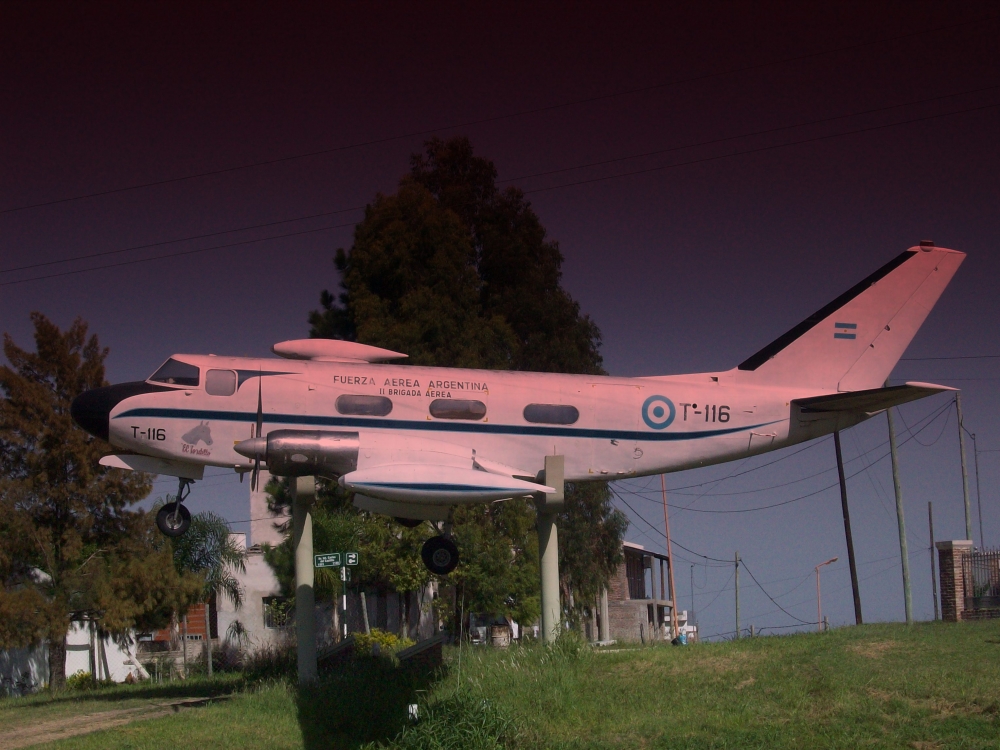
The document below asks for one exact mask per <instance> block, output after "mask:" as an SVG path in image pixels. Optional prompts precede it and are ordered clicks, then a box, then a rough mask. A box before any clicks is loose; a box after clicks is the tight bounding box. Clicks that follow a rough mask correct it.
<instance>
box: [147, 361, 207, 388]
mask: <svg viewBox="0 0 1000 750" xmlns="http://www.w3.org/2000/svg"><path fill="white" fill-rule="evenodd" d="M149 379H150V380H152V381H153V382H154V383H166V384H167V385H198V368H197V367H195V366H194V365H189V364H187V363H186V362H179V361H178V360H176V359H168V360H167V361H166V362H164V363H163V366H162V367H161V368H160V369H159V370H157V371H156V372H154V373H153V374H152V375H151V376H150V378H149Z"/></svg>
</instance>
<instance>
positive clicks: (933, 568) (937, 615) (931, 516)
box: [927, 500, 941, 620]
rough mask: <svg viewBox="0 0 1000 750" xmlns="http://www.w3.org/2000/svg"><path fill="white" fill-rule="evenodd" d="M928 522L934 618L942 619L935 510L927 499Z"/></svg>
mask: <svg viewBox="0 0 1000 750" xmlns="http://www.w3.org/2000/svg"><path fill="white" fill-rule="evenodd" d="M927 524H928V526H930V535H931V548H930V549H931V592H932V593H933V594H934V619H935V620H940V619H941V613H940V611H939V610H938V584H937V566H935V565H934V512H933V510H932V507H931V501H930V500H928V501H927Z"/></svg>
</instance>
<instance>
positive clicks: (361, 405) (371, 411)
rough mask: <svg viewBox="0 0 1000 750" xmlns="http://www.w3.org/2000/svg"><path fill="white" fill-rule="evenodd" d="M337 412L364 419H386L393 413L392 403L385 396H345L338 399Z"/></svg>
mask: <svg viewBox="0 0 1000 750" xmlns="http://www.w3.org/2000/svg"><path fill="white" fill-rule="evenodd" d="M337 411H338V412H340V413H341V414H353V415H358V416H363V417H384V416H385V415H386V414H388V413H389V412H391V411H392V401H390V400H389V399H387V398H386V397H385V396H352V395H347V394H345V395H343V396H340V397H339V398H338V399H337Z"/></svg>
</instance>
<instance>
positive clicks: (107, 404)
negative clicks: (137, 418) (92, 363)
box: [69, 381, 172, 441]
mask: <svg viewBox="0 0 1000 750" xmlns="http://www.w3.org/2000/svg"><path fill="white" fill-rule="evenodd" d="M169 390H172V389H171V388H164V387H163V386H157V385H150V384H149V383H145V382H142V381H139V382H135V383H118V384H117V385H106V386H104V387H103V388H94V389H93V390H91V391H84V392H83V393H81V394H80V395H79V396H77V397H76V398H74V399H73V403H72V404H71V405H70V408H69V413H70V416H71V417H73V421H74V422H76V423H77V424H78V425H80V427H82V428H83V429H85V430H86V431H87V432H89V433H90V434H91V435H93V436H94V437H99V438H100V439H101V440H105V441H106V440H108V438H109V432H110V427H109V416H110V414H111V410H112V409H114V408H115V407H116V406H117V405H118V404H119V403H121V402H122V401H124V400H125V399H127V398H131V397H132V396H138V395H139V394H141V393H153V392H155V391H169Z"/></svg>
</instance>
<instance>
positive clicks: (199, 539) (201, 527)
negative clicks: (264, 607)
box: [171, 511, 246, 609]
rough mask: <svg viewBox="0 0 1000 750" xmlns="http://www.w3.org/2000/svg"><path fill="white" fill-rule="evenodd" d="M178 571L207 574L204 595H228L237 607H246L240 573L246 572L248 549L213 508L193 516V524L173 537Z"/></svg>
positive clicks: (175, 562)
mask: <svg viewBox="0 0 1000 750" xmlns="http://www.w3.org/2000/svg"><path fill="white" fill-rule="evenodd" d="M171 541H172V542H173V546H174V565H175V566H177V569H178V570H179V571H190V572H192V573H201V574H202V575H204V576H205V598H206V599H208V598H209V597H211V596H212V594H225V596H226V597H227V598H228V599H229V600H230V601H231V602H232V603H233V606H234V607H235V608H236V609H239V608H240V607H242V606H243V587H242V586H241V585H240V582H239V579H238V578H237V577H236V574H237V573H245V572H246V552H245V551H244V550H243V549H241V548H240V547H239V546H238V545H237V544H236V542H234V541H233V538H232V537H231V536H230V535H229V524H228V523H227V522H226V519H224V518H222V516H218V515H216V514H215V513H212V512H211V511H206V512H205V513H198V514H196V515H194V516H192V517H191V527H190V528H189V529H188V530H187V533H185V534H184V535H183V536H179V537H175V538H173V539H172V540H171Z"/></svg>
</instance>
